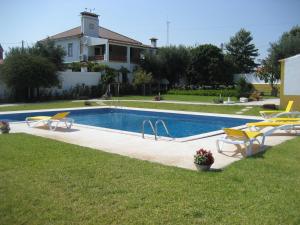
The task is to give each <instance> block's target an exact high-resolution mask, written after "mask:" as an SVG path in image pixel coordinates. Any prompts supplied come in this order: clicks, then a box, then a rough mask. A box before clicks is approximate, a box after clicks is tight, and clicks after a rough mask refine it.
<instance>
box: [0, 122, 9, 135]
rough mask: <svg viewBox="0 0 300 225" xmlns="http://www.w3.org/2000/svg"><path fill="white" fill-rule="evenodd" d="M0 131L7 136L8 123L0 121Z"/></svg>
mask: <svg viewBox="0 0 300 225" xmlns="http://www.w3.org/2000/svg"><path fill="white" fill-rule="evenodd" d="M0 131H1V133H2V134H8V133H9V131H10V127H9V123H8V122H6V121H0Z"/></svg>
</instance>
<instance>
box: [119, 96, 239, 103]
mask: <svg viewBox="0 0 300 225" xmlns="http://www.w3.org/2000/svg"><path fill="white" fill-rule="evenodd" d="M162 97H163V99H164V100H167V101H186V102H209V103H212V102H213V99H215V98H218V97H216V96H198V95H162ZM114 99H120V100H153V99H154V95H153V96H140V95H128V96H121V97H115V98H114ZM231 99H232V100H236V98H231Z"/></svg>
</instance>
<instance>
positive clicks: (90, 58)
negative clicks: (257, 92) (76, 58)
mask: <svg viewBox="0 0 300 225" xmlns="http://www.w3.org/2000/svg"><path fill="white" fill-rule="evenodd" d="M89 60H104V55H94V56H89Z"/></svg>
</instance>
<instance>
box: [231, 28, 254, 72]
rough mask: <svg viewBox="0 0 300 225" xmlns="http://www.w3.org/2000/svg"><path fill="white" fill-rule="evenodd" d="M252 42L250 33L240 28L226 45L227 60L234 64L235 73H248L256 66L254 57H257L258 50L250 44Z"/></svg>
mask: <svg viewBox="0 0 300 225" xmlns="http://www.w3.org/2000/svg"><path fill="white" fill-rule="evenodd" d="M252 40H253V38H252V36H251V33H250V32H249V31H246V30H245V29H243V28H242V29H241V30H239V31H238V32H237V33H236V34H235V35H234V36H233V37H231V38H230V41H229V43H228V44H227V45H226V51H227V54H228V58H229V59H230V60H231V62H232V63H233V64H234V66H235V70H236V71H235V72H236V73H250V72H252V71H253V70H254V68H255V67H256V66H257V64H256V63H255V57H257V56H258V49H256V48H255V45H254V44H253V43H251V42H252Z"/></svg>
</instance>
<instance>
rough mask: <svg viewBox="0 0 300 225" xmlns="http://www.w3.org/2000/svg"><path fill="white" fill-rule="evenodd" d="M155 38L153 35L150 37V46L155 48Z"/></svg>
mask: <svg viewBox="0 0 300 225" xmlns="http://www.w3.org/2000/svg"><path fill="white" fill-rule="evenodd" d="M157 40H158V39H157V38H155V37H153V38H150V41H151V47H152V48H157Z"/></svg>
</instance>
